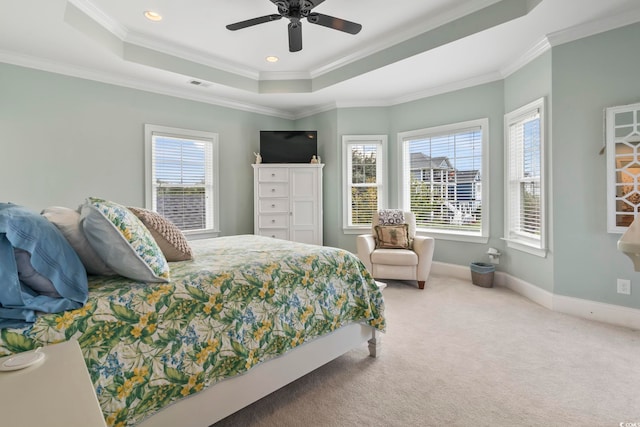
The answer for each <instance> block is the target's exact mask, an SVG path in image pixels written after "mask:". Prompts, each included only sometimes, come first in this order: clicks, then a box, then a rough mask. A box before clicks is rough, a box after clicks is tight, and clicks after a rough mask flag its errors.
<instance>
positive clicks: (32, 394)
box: [0, 341, 106, 427]
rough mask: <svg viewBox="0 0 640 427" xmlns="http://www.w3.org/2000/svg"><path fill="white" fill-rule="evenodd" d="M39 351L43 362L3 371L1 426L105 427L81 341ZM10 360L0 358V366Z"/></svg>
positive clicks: (0, 381)
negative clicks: (80, 344) (83, 355)
mask: <svg viewBox="0 0 640 427" xmlns="http://www.w3.org/2000/svg"><path fill="white" fill-rule="evenodd" d="M40 352H42V353H44V355H45V358H44V361H42V362H39V363H37V364H35V365H33V366H29V367H27V368H24V369H19V370H15V371H8V372H4V371H3V372H0V395H1V396H2V398H0V414H2V415H0V418H1V419H2V425H6V426H12V427H33V426H47V427H58V426H59V427H94V426H96V427H106V423H105V421H104V417H103V415H102V411H101V409H100V405H99V403H98V398H97V397H96V393H95V390H94V389H93V384H92V383H91V378H90V377H89V372H88V371H87V368H86V365H85V363H84V359H83V358H82V352H81V351H80V346H79V345H78V342H77V341H67V342H63V343H60V344H55V345H50V346H46V347H44V348H42V349H40ZM20 354H23V353H20ZM14 356H15V355H14ZM10 357H12V356H9V357H4V358H0V366H1V365H2V363H3V362H4V361H5V360H7V359H8V358H10Z"/></svg>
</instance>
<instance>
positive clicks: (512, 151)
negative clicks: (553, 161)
mask: <svg viewBox="0 0 640 427" xmlns="http://www.w3.org/2000/svg"><path fill="white" fill-rule="evenodd" d="M542 108H543V103H542V100H539V101H536V102H534V103H532V104H529V105H527V106H525V107H523V108H521V109H519V110H516V111H514V112H512V113H509V114H507V115H506V116H505V127H506V132H505V135H506V138H507V142H506V156H507V161H506V163H507V165H506V174H505V176H506V180H507V182H506V213H507V214H506V225H507V229H506V230H505V235H506V238H507V241H511V242H517V243H520V244H523V245H527V246H530V247H533V248H537V249H543V248H544V239H543V236H544V230H543V226H544V221H543V219H544V216H543V212H544V211H543V201H544V194H543V192H544V187H543V155H542V154H543V128H542V119H543V115H542V113H543V111H542Z"/></svg>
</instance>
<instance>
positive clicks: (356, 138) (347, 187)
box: [342, 135, 388, 234]
mask: <svg viewBox="0 0 640 427" xmlns="http://www.w3.org/2000/svg"><path fill="white" fill-rule="evenodd" d="M387 141H388V136H387V135H343V136H342V182H343V185H342V201H343V210H342V211H343V216H342V229H343V232H344V233H345V234H360V233H362V232H363V231H370V230H371V223H369V224H358V225H353V224H351V188H352V175H351V174H352V163H351V162H352V156H351V146H353V145H363V144H366V145H376V146H377V153H376V177H377V180H378V182H377V185H376V187H377V188H378V209H383V208H384V207H386V206H387V193H388V185H387V170H386V163H387V162H386V158H387Z"/></svg>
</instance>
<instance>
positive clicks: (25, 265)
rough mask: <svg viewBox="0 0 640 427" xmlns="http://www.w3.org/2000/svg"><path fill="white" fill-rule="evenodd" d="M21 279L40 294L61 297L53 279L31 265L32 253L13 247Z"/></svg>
mask: <svg viewBox="0 0 640 427" xmlns="http://www.w3.org/2000/svg"><path fill="white" fill-rule="evenodd" d="M13 254H14V255H15V257H16V266H17V268H18V278H19V279H20V281H21V282H22V283H23V284H24V285H26V286H28V287H29V288H31V289H32V290H33V291H35V292H37V293H38V294H40V295H46V296H48V297H53V298H61V296H60V294H59V293H58V291H56V288H55V286H53V283H51V280H49V279H47V278H46V277H44V276H43V275H42V274H40V273H38V272H37V271H36V269H35V268H33V266H32V265H31V254H30V253H29V252H27V251H23V250H22V249H18V248H13Z"/></svg>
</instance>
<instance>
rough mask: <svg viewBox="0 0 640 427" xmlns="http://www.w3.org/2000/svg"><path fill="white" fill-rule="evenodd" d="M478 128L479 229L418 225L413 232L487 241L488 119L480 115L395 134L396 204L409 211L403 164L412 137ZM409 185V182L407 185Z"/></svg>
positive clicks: (488, 223)
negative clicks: (474, 117) (480, 150)
mask: <svg viewBox="0 0 640 427" xmlns="http://www.w3.org/2000/svg"><path fill="white" fill-rule="evenodd" d="M474 127H479V128H480V129H481V134H482V136H481V146H482V160H481V168H482V170H481V171H480V177H481V178H480V185H481V198H480V200H481V203H482V221H481V225H480V231H479V232H465V231H462V230H451V231H445V230H441V229H436V228H424V227H420V226H419V225H417V228H416V232H417V233H418V234H419V235H429V236H432V237H434V238H437V239H442V240H452V241H459V242H470V243H487V242H488V241H489V226H490V218H491V217H490V206H489V200H490V199H489V194H490V186H489V119H488V118H481V119H475V120H468V121H464V122H458V123H451V124H446V125H439V126H432V127H428V128H423V129H417V130H411V131H406V132H399V133H398V150H399V153H398V159H400V160H399V165H398V171H399V176H400V179H399V184H398V186H399V188H398V195H399V196H398V198H399V205H400V206H402V209H405V210H410V209H411V208H410V206H411V196H410V184H409V179H410V174H411V171H410V170H409V168H407V169H405V167H404V166H405V164H407V165H408V164H410V160H409V159H407V156H408V155H409V150H408V148H407V145H408V143H409V140H411V139H414V140H415V139H419V138H431V137H436V136H442V135H447V134H454V133H459V132H461V131H464V130H466V129H470V128H474ZM408 184H409V185H408Z"/></svg>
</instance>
